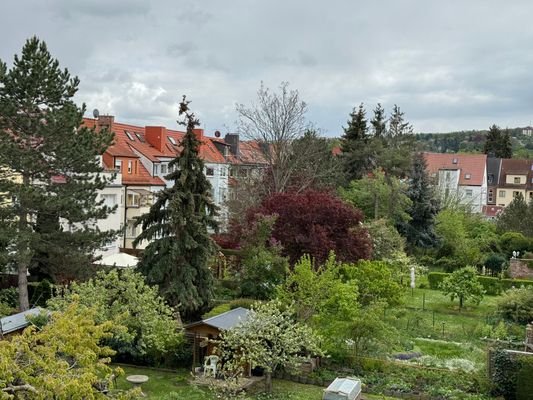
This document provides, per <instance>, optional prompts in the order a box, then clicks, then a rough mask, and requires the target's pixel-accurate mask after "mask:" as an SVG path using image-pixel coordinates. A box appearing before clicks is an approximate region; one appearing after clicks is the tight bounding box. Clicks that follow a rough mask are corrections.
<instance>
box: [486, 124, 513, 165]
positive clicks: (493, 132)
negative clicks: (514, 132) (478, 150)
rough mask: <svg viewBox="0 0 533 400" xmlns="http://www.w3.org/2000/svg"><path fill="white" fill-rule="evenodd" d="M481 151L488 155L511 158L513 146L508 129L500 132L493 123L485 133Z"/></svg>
mask: <svg viewBox="0 0 533 400" xmlns="http://www.w3.org/2000/svg"><path fill="white" fill-rule="evenodd" d="M483 153H485V154H487V155H488V156H489V157H497V158H511V157H512V156H513V147H512V143H511V134H510V133H509V131H508V130H506V131H505V132H502V130H501V129H500V127H499V126H498V125H496V124H493V125H492V126H491V127H490V128H489V132H488V133H487V139H486V141H485V145H484V146H483Z"/></svg>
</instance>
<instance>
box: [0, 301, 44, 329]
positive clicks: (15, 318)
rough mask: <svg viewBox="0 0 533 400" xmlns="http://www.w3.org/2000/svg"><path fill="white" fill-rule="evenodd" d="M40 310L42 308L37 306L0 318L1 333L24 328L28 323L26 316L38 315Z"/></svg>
mask: <svg viewBox="0 0 533 400" xmlns="http://www.w3.org/2000/svg"><path fill="white" fill-rule="evenodd" d="M41 311H42V310H41V309H40V308H39V307H37V308H32V309H30V310H26V311H23V312H19V313H17V314H13V315H10V316H7V317H4V318H0V332H1V333H2V334H3V335H6V334H8V333H11V332H15V331H18V330H20V329H23V328H26V327H27V326H28V325H29V324H30V323H29V322H28V320H27V319H26V317H29V316H34V315H39V314H40V313H41Z"/></svg>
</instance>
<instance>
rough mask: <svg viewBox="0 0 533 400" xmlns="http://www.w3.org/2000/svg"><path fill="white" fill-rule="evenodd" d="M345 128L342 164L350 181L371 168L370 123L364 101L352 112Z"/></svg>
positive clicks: (342, 142)
mask: <svg viewBox="0 0 533 400" xmlns="http://www.w3.org/2000/svg"><path fill="white" fill-rule="evenodd" d="M343 129H344V135H343V136H342V139H341V140H342V141H341V150H342V166H343V170H344V175H345V178H346V180H347V182H348V183H349V182H350V181H352V180H354V179H360V178H361V177H362V176H363V175H364V174H365V173H366V172H368V171H369V170H371V166H370V158H369V156H370V155H369V152H368V149H367V147H368V146H367V145H368V123H367V120H366V111H365V109H364V105H363V103H361V104H360V105H359V108H358V109H357V111H356V109H355V108H354V109H353V110H352V112H351V113H350V119H349V120H348V126H347V127H346V128H343Z"/></svg>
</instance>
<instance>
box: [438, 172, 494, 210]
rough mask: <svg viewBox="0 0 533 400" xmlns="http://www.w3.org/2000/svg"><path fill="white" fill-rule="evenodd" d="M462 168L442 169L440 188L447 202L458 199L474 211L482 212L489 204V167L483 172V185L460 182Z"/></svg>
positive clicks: (439, 181) (439, 174)
mask: <svg viewBox="0 0 533 400" xmlns="http://www.w3.org/2000/svg"><path fill="white" fill-rule="evenodd" d="M460 178H461V170H460V169H455V170H454V169H441V170H439V172H438V190H439V193H440V195H441V198H442V199H443V200H444V201H445V202H449V201H457V202H458V203H459V204H462V205H465V206H469V207H470V208H471V210H472V212H475V213H481V212H482V208H483V206H484V205H485V204H487V169H486V168H485V170H484V173H483V184H482V185H465V184H464V182H463V183H462V184H461V183H460Z"/></svg>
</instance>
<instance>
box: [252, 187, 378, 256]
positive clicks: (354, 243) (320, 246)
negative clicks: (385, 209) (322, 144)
mask: <svg viewBox="0 0 533 400" xmlns="http://www.w3.org/2000/svg"><path fill="white" fill-rule="evenodd" d="M256 215H277V219H276V223H275V224H274V230H273V232H272V237H273V238H274V239H275V240H277V241H279V242H280V243H281V245H282V246H283V254H284V255H287V256H288V257H289V260H290V262H291V264H294V263H295V262H296V261H297V260H298V259H299V258H300V257H301V256H302V255H304V254H310V255H311V256H312V257H313V258H314V259H315V260H316V261H317V262H323V261H324V260H326V258H327V257H328V254H329V252H330V251H332V250H333V251H334V252H335V254H336V255H337V257H338V258H339V260H342V261H357V260H359V259H361V258H369V257H370V256H371V251H372V247H371V242H370V238H369V236H368V234H367V231H366V229H364V228H363V227H361V226H360V222H361V221H362V218H363V215H362V213H361V211H359V210H358V209H356V208H355V207H353V206H351V205H349V204H347V203H344V202H343V201H342V200H340V199H339V198H338V197H335V196H333V195H331V194H329V193H325V192H317V191H306V192H303V193H277V194H273V195H271V196H269V197H268V198H266V199H265V200H264V201H263V202H262V203H261V205H260V206H259V207H257V208H255V209H252V210H250V212H249V220H250V221H253V220H254V219H255V218H256Z"/></svg>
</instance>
